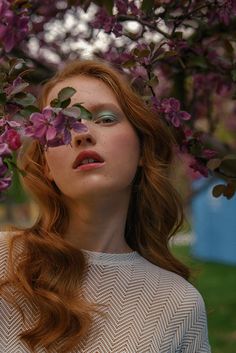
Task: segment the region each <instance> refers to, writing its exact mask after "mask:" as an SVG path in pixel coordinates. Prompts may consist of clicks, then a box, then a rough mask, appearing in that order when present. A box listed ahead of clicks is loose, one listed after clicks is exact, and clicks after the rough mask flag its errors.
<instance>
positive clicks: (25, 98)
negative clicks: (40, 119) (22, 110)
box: [12, 92, 36, 107]
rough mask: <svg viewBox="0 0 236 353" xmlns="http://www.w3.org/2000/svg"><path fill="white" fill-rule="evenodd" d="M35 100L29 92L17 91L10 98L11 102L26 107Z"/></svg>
mask: <svg viewBox="0 0 236 353" xmlns="http://www.w3.org/2000/svg"><path fill="white" fill-rule="evenodd" d="M35 101H36V98H35V97H34V96H33V95H32V94H31V93H23V92H20V93H17V95H15V96H14V97H13V99H12V102H13V103H17V104H20V105H22V106H23V107H26V106H28V105H33V104H34V103H35Z"/></svg>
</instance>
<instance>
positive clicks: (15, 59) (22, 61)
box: [9, 58, 25, 76]
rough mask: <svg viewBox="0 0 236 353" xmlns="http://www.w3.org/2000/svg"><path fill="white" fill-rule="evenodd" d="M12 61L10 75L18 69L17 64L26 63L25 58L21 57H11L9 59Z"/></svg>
mask: <svg viewBox="0 0 236 353" xmlns="http://www.w3.org/2000/svg"><path fill="white" fill-rule="evenodd" d="M9 63H10V70H9V76H10V75H12V74H13V72H14V71H15V70H16V66H17V65H20V64H21V65H24V64H25V60H24V59H20V58H11V59H10V60H9Z"/></svg>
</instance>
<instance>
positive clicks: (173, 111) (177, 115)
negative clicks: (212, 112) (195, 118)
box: [152, 97, 191, 128]
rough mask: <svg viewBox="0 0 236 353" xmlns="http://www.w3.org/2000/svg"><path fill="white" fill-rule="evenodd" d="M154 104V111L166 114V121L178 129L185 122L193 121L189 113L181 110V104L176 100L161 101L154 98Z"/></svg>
mask: <svg viewBox="0 0 236 353" xmlns="http://www.w3.org/2000/svg"><path fill="white" fill-rule="evenodd" d="M152 104H153V108H154V110H156V111H157V112H159V113H162V114H164V117H165V119H166V120H167V121H168V122H170V123H171V124H172V125H173V126H174V127H176V128H178V127H180V125H181V124H182V121H183V120H189V119H191V115H190V114H189V113H187V112H186V111H183V110H180V102H179V101H178V100H177V99H176V98H173V97H171V98H164V99H163V100H162V101H160V100H158V99H157V98H155V97H154V98H153V99H152Z"/></svg>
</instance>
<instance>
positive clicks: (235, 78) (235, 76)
mask: <svg viewBox="0 0 236 353" xmlns="http://www.w3.org/2000/svg"><path fill="white" fill-rule="evenodd" d="M231 77H232V80H233V81H234V82H236V69H234V70H232V71H231Z"/></svg>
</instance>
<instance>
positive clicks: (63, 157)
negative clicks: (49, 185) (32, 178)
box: [45, 147, 68, 179]
mask: <svg viewBox="0 0 236 353" xmlns="http://www.w3.org/2000/svg"><path fill="white" fill-rule="evenodd" d="M67 157H68V154H67V153H66V151H64V150H63V149H59V147H55V150H49V151H48V152H46V153H45V159H46V163H47V170H48V172H49V177H52V178H53V179H56V178H58V176H60V175H61V174H62V171H63V172H64V173H65V171H66V169H67V168H66V167H67V166H66V162H67Z"/></svg>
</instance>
